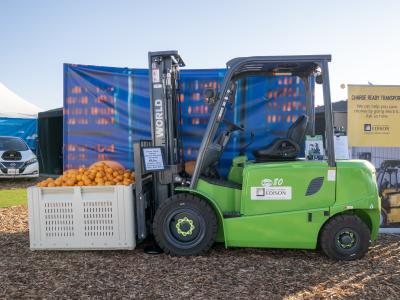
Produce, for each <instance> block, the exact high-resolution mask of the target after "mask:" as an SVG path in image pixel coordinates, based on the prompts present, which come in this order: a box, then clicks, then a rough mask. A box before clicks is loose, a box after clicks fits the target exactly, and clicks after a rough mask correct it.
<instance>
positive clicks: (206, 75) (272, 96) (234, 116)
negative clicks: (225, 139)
mask: <svg viewBox="0 0 400 300" xmlns="http://www.w3.org/2000/svg"><path fill="white" fill-rule="evenodd" d="M224 74H225V69H198V70H190V69H181V74H180V75H181V76H180V112H179V113H181V117H180V118H181V122H180V123H181V124H180V125H181V128H180V129H179V130H180V132H181V135H182V140H183V146H184V149H183V151H184V157H185V160H186V161H190V160H195V159H196V157H197V155H198V148H199V146H200V143H201V139H202V137H203V134H204V131H205V128H206V126H207V122H208V119H209V115H210V113H211V110H212V107H211V106H209V105H208V104H207V103H206V102H205V99H204V96H203V94H204V90H205V89H207V88H212V89H216V90H218V88H219V86H220V84H221V81H222V79H223V77H224ZM311 91H313V86H311ZM235 98H236V100H235V103H234V105H233V109H232V110H231V111H230V112H229V113H227V116H226V117H227V118H228V119H230V120H231V121H233V122H235V123H236V124H239V125H242V126H244V127H245V128H246V131H245V132H243V133H241V132H240V133H238V132H237V133H235V135H234V136H233V138H232V141H231V142H230V143H229V144H228V147H227V149H226V151H225V153H224V155H223V157H222V160H221V165H220V171H221V172H222V174H226V172H227V170H228V168H229V166H230V163H231V160H232V158H233V157H234V156H235V155H238V154H239V153H240V151H241V149H243V148H244V147H245V146H246V145H247V144H249V143H251V141H252V143H251V145H250V146H249V147H247V148H246V154H248V155H249V156H250V158H252V155H251V151H252V150H253V149H255V148H259V147H262V146H264V145H267V144H268V143H270V142H271V141H272V140H273V139H275V138H277V137H280V136H284V135H285V134H286V131H287V129H288V128H289V127H290V125H291V124H292V123H293V122H294V121H295V120H296V119H297V117H298V116H300V115H302V114H305V113H306V108H305V87H304V83H303V82H302V81H301V80H300V79H299V78H298V77H292V76H276V77H269V78H266V77H248V78H246V79H242V80H240V82H239V83H238V88H237V93H236V97H235ZM251 133H254V138H251ZM150 138H151V133H150V101H149V85H148V70H147V69H129V68H114V67H99V66H84V65H72V64H65V65H64V169H71V168H77V167H79V166H89V165H90V164H92V163H94V162H96V161H99V160H114V161H117V162H119V163H121V164H122V165H123V166H124V167H125V168H128V169H132V168H133V142H135V141H139V140H140V139H150Z"/></svg>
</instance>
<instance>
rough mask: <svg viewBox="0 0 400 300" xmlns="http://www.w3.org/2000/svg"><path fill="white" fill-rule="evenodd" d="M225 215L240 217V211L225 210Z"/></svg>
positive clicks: (227, 216)
mask: <svg viewBox="0 0 400 300" xmlns="http://www.w3.org/2000/svg"><path fill="white" fill-rule="evenodd" d="M223 216H224V219H228V218H238V217H240V212H237V211H227V212H224V214H223Z"/></svg>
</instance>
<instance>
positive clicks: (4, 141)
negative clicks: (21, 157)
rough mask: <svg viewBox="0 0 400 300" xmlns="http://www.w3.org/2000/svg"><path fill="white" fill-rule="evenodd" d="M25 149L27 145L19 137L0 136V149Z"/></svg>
mask: <svg viewBox="0 0 400 300" xmlns="http://www.w3.org/2000/svg"><path fill="white" fill-rule="evenodd" d="M8 150H14V151H26V150H28V146H27V145H26V144H25V143H24V141H22V140H21V139H20V138H15V137H4V136H0V151H8Z"/></svg>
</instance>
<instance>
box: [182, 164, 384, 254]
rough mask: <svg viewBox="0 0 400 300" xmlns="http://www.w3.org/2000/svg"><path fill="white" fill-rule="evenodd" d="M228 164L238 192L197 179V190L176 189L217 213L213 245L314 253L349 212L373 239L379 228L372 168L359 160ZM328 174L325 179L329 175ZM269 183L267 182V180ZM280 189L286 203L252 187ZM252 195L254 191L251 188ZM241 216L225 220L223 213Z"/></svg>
mask: <svg viewBox="0 0 400 300" xmlns="http://www.w3.org/2000/svg"><path fill="white" fill-rule="evenodd" d="M246 160H247V159H244V158H243V157H242V158H240V160H237V161H236V162H239V161H240V164H241V166H238V165H235V162H234V164H233V166H232V169H234V168H236V169H235V170H231V171H230V173H229V176H228V178H229V179H230V180H231V181H234V182H236V183H238V182H237V181H238V180H239V178H240V176H239V174H238V173H239V168H241V169H242V170H243V171H242V173H243V175H242V176H243V177H242V178H243V186H242V191H240V190H238V189H233V188H229V187H224V186H220V185H216V184H212V183H209V182H206V181H204V180H199V183H198V186H197V188H196V189H189V188H186V187H180V188H177V191H179V192H188V193H192V194H197V195H199V196H201V197H203V198H205V199H207V200H208V201H209V202H210V203H211V204H212V206H213V207H214V209H215V210H216V212H217V215H218V218H219V226H220V228H219V232H218V236H217V241H224V242H225V245H226V246H227V247H270V248H299V249H314V248H315V247H316V246H317V242H318V235H319V232H320V230H321V228H322V227H323V225H324V224H325V222H326V221H327V220H329V218H331V217H333V216H334V215H337V214H341V213H350V214H356V215H358V216H360V218H361V219H362V220H363V221H364V222H365V223H366V224H367V225H368V226H369V228H370V229H371V238H372V239H375V238H376V236H377V234H378V230H379V216H380V199H379V196H378V189H377V185H376V180H375V169H374V167H373V166H372V165H371V164H370V163H368V162H366V161H361V160H347V161H338V162H337V167H336V168H329V167H328V165H327V163H326V162H325V161H305V160H298V161H290V162H289V161H288V162H270V163H251V162H246ZM328 172H329V175H328ZM315 178H320V179H319V180H322V178H323V183H322V186H321V187H320V189H319V190H317V191H315V190H314V193H311V194H310V195H306V193H307V190H308V187H309V184H310V182H311V181H312V180H313V179H315ZM266 179H268V180H266ZM263 187H267V188H268V189H267V190H270V188H271V187H277V188H278V189H281V188H283V189H284V190H285V191H286V192H287V191H289V190H290V192H291V193H289V194H288V195H289V196H290V197H289V196H288V195H286V194H285V197H284V198H285V199H273V200H271V199H269V200H260V199H258V198H257V197H258V196H254V194H252V188H261V189H263ZM253 191H254V189H253ZM230 212H237V213H239V212H240V216H238V217H233V218H224V213H230Z"/></svg>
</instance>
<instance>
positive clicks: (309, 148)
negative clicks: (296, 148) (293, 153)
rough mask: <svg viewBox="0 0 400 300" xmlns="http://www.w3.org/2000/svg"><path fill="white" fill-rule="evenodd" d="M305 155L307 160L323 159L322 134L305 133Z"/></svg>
mask: <svg viewBox="0 0 400 300" xmlns="http://www.w3.org/2000/svg"><path fill="white" fill-rule="evenodd" d="M305 155H306V158H307V159H308V160H323V159H324V143H323V141H322V135H314V136H311V135H306V142H305Z"/></svg>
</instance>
